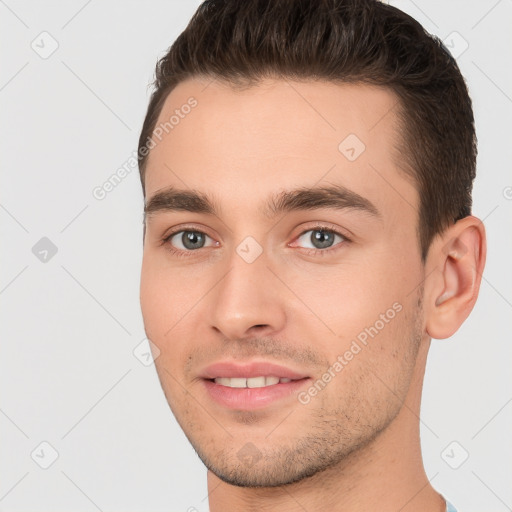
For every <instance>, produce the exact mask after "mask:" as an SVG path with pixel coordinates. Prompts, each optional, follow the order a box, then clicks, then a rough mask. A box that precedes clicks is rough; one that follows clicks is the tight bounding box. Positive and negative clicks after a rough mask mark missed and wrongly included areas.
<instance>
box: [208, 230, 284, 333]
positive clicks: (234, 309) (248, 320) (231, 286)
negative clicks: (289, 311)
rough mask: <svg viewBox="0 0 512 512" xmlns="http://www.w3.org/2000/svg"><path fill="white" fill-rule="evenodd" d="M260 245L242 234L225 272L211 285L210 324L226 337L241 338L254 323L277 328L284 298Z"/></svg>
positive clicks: (278, 327) (280, 322)
mask: <svg viewBox="0 0 512 512" xmlns="http://www.w3.org/2000/svg"><path fill="white" fill-rule="evenodd" d="M269 263H270V262H269V260H268V258H267V255H266V254H265V252H264V250H263V247H262V246H261V245H260V244H259V243H258V242H257V241H256V240H255V239H254V238H252V237H246V238H245V239H244V240H242V242H241V243H240V244H239V245H238V246H237V247H236V248H234V250H233V252H232V254H231V255H230V257H229V261H228V264H227V267H228V269H227V273H226V274H225V275H224V278H223V279H221V280H220V282H219V283H218V285H217V286H216V287H215V293H214V294H213V296H212V301H211V305H210V308H211V311H210V312H211V325H212V327H215V328H217V329H218V330H219V331H220V332H222V333H223V335H224V336H226V337H227V338H243V337H245V336H247V334H248V331H249V330H250V329H251V328H252V327H255V326H259V328H260V329H262V326H265V327H266V330H267V331H268V332H273V331H278V330H281V329H282V327H283V324H284V321H285V311H284V301H282V300H281V299H280V294H279V293H277V292H276V283H275V277H274V276H273V274H272V272H271V271H270V270H269V268H268V266H267V265H269Z"/></svg>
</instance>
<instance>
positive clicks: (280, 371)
mask: <svg viewBox="0 0 512 512" xmlns="http://www.w3.org/2000/svg"><path fill="white" fill-rule="evenodd" d="M261 376H265V377H268V376H274V377H279V378H280V379H282V378H287V379H292V380H297V379H304V378H306V377H308V375H305V374H303V373H300V372H297V371H295V370H292V369H290V368H287V367H286V366H281V365H279V364H275V363H271V362H267V361H250V362H246V363H234V362H233V361H219V362H217V363H213V364H211V365H209V366H207V367H206V368H204V369H203V371H202V372H201V377H202V378H203V379H216V378H218V377H246V378H250V377H261Z"/></svg>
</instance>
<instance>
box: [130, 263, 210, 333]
mask: <svg viewBox="0 0 512 512" xmlns="http://www.w3.org/2000/svg"><path fill="white" fill-rule="evenodd" d="M202 295H204V290H203V289H202V288H201V280H200V279H198V278H197V276H194V275H193V273H191V271H190V269H186V268H184V267H170V266H169V265H168V264H167V263H166V261H165V258H164V257H162V256H161V255H152V254H149V253H148V254H145V255H144V259H143V262H142V270H141V280H140V305H141V311H142V316H143V319H144V325H145V327H146V332H148V330H149V331H151V333H152V335H153V336H154V337H155V338H156V340H158V339H160V341H164V342H165V340H166V339H171V338H172V335H173V332H174V329H175V326H178V325H179V323H180V322H181V320H182V319H183V318H184V317H185V316H186V315H187V314H188V313H189V312H190V311H191V310H192V309H193V307H194V305H195V304H196V303H197V302H198V301H199V299H200V297H201V296H202Z"/></svg>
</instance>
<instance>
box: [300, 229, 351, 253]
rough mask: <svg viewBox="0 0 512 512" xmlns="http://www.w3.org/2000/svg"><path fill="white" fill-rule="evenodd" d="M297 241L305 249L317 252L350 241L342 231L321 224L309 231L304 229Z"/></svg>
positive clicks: (325, 250) (326, 250)
mask: <svg viewBox="0 0 512 512" xmlns="http://www.w3.org/2000/svg"><path fill="white" fill-rule="evenodd" d="M297 241H298V242H299V243H300V244H301V246H302V247H304V248H305V249H310V250H311V251H310V252H313V253H316V252H328V251H329V250H331V248H333V247H335V246H336V245H339V244H340V243H341V242H348V241H349V239H348V238H347V237H346V236H344V235H342V234H341V233H338V232H337V231H334V230H333V229H328V228H325V227H322V226H319V227H316V228H314V229H308V230H307V231H304V232H303V233H302V234H301V235H300V236H299V237H298V238H297ZM308 244H309V245H308ZM332 250H336V249H332Z"/></svg>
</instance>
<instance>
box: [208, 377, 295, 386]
mask: <svg viewBox="0 0 512 512" xmlns="http://www.w3.org/2000/svg"><path fill="white" fill-rule="evenodd" d="M214 380H215V383H216V384H220V385H221V386H227V387H229V388H263V387H266V386H274V385H275V384H278V383H279V382H281V383H283V384H285V383H287V382H291V380H292V379H289V378H287V377H283V378H281V379H280V378H279V377H272V376H271V377H265V376H261V377H249V378H247V379H246V378H245V377H217V378H216V379H214Z"/></svg>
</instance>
